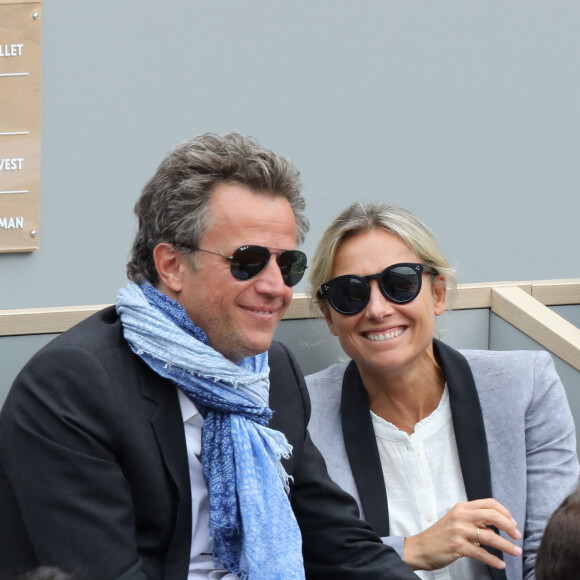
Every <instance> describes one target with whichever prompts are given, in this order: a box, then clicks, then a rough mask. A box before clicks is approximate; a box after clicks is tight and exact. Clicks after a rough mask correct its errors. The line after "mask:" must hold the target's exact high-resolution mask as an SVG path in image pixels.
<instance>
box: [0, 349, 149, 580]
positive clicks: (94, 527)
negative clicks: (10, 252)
mask: <svg viewBox="0 0 580 580" xmlns="http://www.w3.org/2000/svg"><path fill="white" fill-rule="evenodd" d="M113 392H114V389H113V388H112V385H111V382H110V380H109V377H108V376H107V372H106V371H105V369H104V368H103V366H102V365H101V364H100V363H99V361H98V360H97V358H96V357H95V356H94V355H93V354H91V353H88V352H86V351H85V350H83V349H81V348H75V347H74V346H65V347H60V348H53V347H51V348H48V349H44V350H42V351H40V353H39V354H38V355H36V357H35V358H34V359H33V360H32V362H30V363H28V365H27V366H26V367H25V368H24V369H23V371H22V372H21V373H20V375H19V376H18V377H17V379H16V381H15V383H14V385H13V387H12V389H11V392H10V394H9V396H8V398H7V401H6V403H5V406H4V409H3V412H2V416H1V419H0V494H1V495H0V501H1V502H2V503H4V504H5V505H3V506H1V512H2V513H3V514H4V515H3V516H2V518H1V519H2V520H4V521H3V523H2V524H0V576H2V574H16V573H21V572H22V571H23V570H24V569H25V568H26V567H32V566H33V565H41V564H50V565H60V566H62V567H63V568H64V569H67V570H70V571H73V572H76V573H78V574H80V575H81V576H82V577H83V578H87V579H91V578H95V579H97V578H98V579H99V580H104V579H113V578H124V579H127V580H129V579H131V580H139V579H143V580H144V579H145V575H144V574H143V573H142V572H141V566H140V561H139V557H138V552H137V547H136V540H135V529H134V514H133V507H132V506H133V502H132V497H131V492H130V489H129V486H128V484H127V481H126V479H125V477H124V474H123V472H122V470H121V468H120V466H119V463H118V461H117V456H118V455H119V449H117V448H116V445H115V443H114V441H115V431H116V429H117V428H118V426H119V425H122V424H123V423H122V421H120V418H119V417H118V413H119V411H118V404H116V402H115V400H114V395H113ZM6 514H10V515H9V516H8V517H5V515H6Z"/></svg>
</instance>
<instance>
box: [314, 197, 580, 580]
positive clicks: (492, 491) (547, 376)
mask: <svg viewBox="0 0 580 580" xmlns="http://www.w3.org/2000/svg"><path fill="white" fill-rule="evenodd" d="M310 283H311V285H312V289H313V299H314V301H315V302H317V303H318V305H319V307H320V309H321V310H322V313H323V314H324V317H325V319H326V322H327V324H328V327H329V328H330V331H331V332H332V334H334V335H336V336H338V338H339V340H340V343H341V345H342V348H343V349H344V351H345V352H346V354H347V355H348V356H349V357H350V358H351V359H352V360H351V361H350V362H349V363H345V364H337V365H333V366H331V367H329V368H328V369H326V370H324V371H322V372H319V373H316V374H314V375H310V376H309V377H307V384H308V388H309V391H310V396H311V399H312V418H311V420H310V424H309V430H310V432H311V435H312V438H313V440H314V442H315V443H316V444H317V446H318V447H319V449H320V450H321V452H322V454H323V455H324V456H325V459H326V462H327V465H328V469H329V472H330V475H331V476H332V477H333V478H334V479H335V481H336V482H337V483H338V484H339V485H341V486H342V487H343V488H344V489H345V490H346V491H348V492H350V493H351V494H352V495H354V496H355V498H356V499H357V501H358V502H359V506H360V507H361V512H362V514H363V517H364V518H365V519H366V520H367V521H368V522H369V523H370V524H371V525H372V526H373V527H374V528H375V531H377V532H378V533H379V535H381V536H383V541H384V542H385V543H387V544H390V545H391V546H393V548H395V550H397V552H398V553H399V554H400V555H401V557H402V558H403V559H404V560H405V562H407V564H408V565H409V566H410V567H411V568H412V569H414V570H418V571H419V572H418V575H419V576H420V577H421V578H437V579H439V578H453V579H458V580H471V579H480V578H494V579H496V580H499V579H500V578H504V579H507V580H516V579H517V580H521V579H522V578H525V579H530V578H533V577H534V572H533V569H534V560H535V553H536V550H537V548H538V544H539V542H540V538H541V536H542V531H543V529H544V526H545V524H546V521H547V519H548V517H549V516H550V514H551V513H552V511H553V510H554V509H555V508H556V507H557V506H558V505H559V504H560V502H561V501H562V499H563V498H564V497H566V495H567V494H569V493H570V492H571V491H572V489H574V487H575V486H576V485H577V482H578V472H579V470H578V460H577V457H576V452H575V447H576V440H575V432H574V424H573V420H572V417H571V413H570V410H569V407H568V403H567V400H566V396H565V393H564V389H563V386H562V384H561V382H560V380H559V378H558V376H557V374H556V372H555V370H554V367H553V363H552V360H551V358H550V356H549V355H548V354H547V353H545V352H532V351H525V352H524V351H520V352H490V351H464V352H461V353H460V352H458V351H456V350H454V349H452V348H450V347H449V346H447V345H445V344H443V343H441V342H439V341H438V340H434V339H433V335H434V320H435V317H436V316H438V315H440V314H442V313H443V312H444V311H445V308H446V302H447V291H448V289H450V288H453V286H454V284H455V279H454V273H453V271H452V269H451V268H450V267H449V264H448V262H447V261H446V260H445V258H444V257H443V255H442V253H441V251H440V250H439V248H438V246H437V243H436V241H435V240H434V238H433V236H432V234H431V232H430V231H429V230H428V229H427V228H426V227H425V226H424V225H423V224H422V223H421V222H420V221H419V220H417V219H416V218H415V217H414V216H413V215H412V214H410V213H409V212H408V211H406V210H404V209H402V208H399V207H396V206H394V205H386V204H380V205H372V204H362V203H354V204H352V205H351V206H350V207H349V208H347V209H346V210H345V211H344V212H343V213H342V214H341V215H339V216H338V217H337V218H336V219H335V220H334V222H333V223H332V224H331V225H330V226H329V228H328V229H327V230H326V232H325V233H324V235H323V237H322V240H321V242H320V244H319V246H318V249H317V251H316V255H315V257H314V261H313V264H312V267H311V273H310ZM369 410H370V412H369ZM516 522H517V523H516ZM498 530H499V531H501V535H500V534H498V533H497V531H498ZM519 530H521V532H520V531H519ZM522 534H523V535H522ZM522 554H523V555H522ZM432 570H438V572H430V571H432Z"/></svg>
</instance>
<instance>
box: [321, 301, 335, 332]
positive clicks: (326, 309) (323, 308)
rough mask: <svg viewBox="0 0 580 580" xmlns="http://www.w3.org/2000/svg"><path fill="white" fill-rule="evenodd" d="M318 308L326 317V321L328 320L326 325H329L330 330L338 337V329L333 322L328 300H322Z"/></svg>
mask: <svg viewBox="0 0 580 580" xmlns="http://www.w3.org/2000/svg"><path fill="white" fill-rule="evenodd" d="M318 307H319V308H320V312H322V314H323V315H324V320H326V324H328V329H329V330H330V332H331V333H332V334H334V336H338V335H337V334H336V328H335V326H334V320H332V312H331V311H330V307H329V306H328V302H326V300H322V301H321V302H319V303H318Z"/></svg>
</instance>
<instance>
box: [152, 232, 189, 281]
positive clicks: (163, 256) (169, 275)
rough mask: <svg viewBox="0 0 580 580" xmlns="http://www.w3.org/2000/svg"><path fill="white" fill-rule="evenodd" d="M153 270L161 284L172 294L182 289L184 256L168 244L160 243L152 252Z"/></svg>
mask: <svg viewBox="0 0 580 580" xmlns="http://www.w3.org/2000/svg"><path fill="white" fill-rule="evenodd" d="M153 260H154V261H155V268H156V269H157V273H158V274H159V279H160V282H161V284H163V285H164V286H165V287H166V288H168V289H169V290H171V291H173V292H181V290H182V288H183V270H184V256H183V254H182V253H181V252H180V251H179V250H177V249H176V248H175V246H173V245H172V244H169V243H168V242H161V243H160V244H158V245H157V246H155V249H154V250H153Z"/></svg>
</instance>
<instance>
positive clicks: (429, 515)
mask: <svg viewBox="0 0 580 580" xmlns="http://www.w3.org/2000/svg"><path fill="white" fill-rule="evenodd" d="M425 521H426V522H432V521H433V516H432V515H431V514H427V515H426V516H425Z"/></svg>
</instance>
